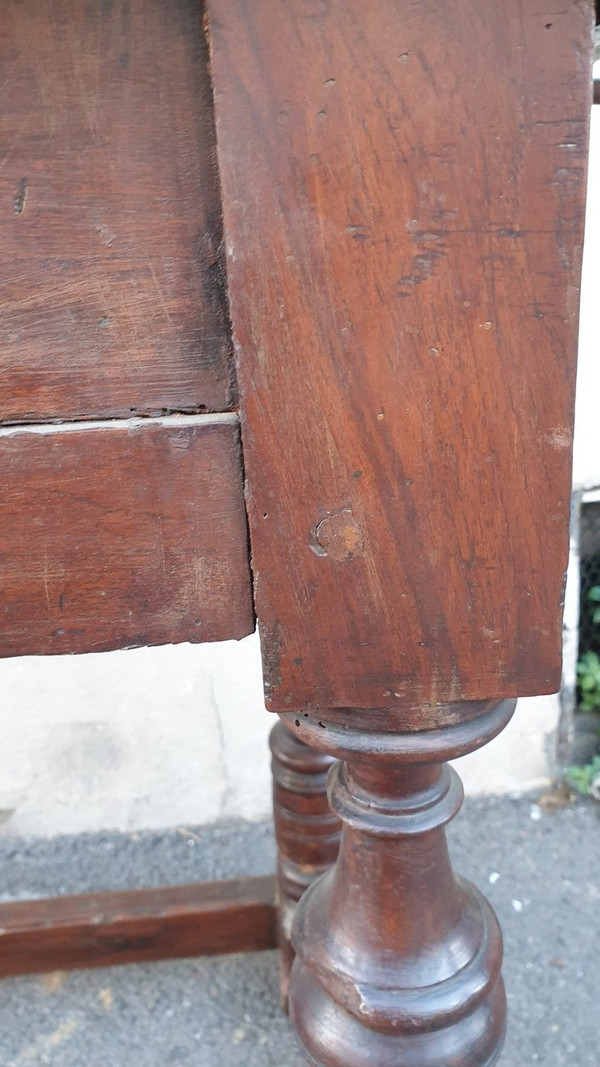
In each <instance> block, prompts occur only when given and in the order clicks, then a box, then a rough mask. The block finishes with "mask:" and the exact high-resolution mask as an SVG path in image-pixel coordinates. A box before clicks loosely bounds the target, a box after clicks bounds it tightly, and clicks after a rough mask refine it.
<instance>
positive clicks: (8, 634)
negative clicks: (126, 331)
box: [0, 415, 254, 656]
mask: <svg viewBox="0 0 600 1067" xmlns="http://www.w3.org/2000/svg"><path fill="white" fill-rule="evenodd" d="M0 528H1V529H2V544H1V545H0V655H2V656H17V655H33V654H35V655H40V654H45V653H65V652H69V653H70V652H100V651H105V650H107V649H111V648H123V647H133V646H136V645H153V644H161V643H162V644H164V643H167V642H177V641H194V642H197V641H218V640H224V639H226V638H232V637H238V638H239V637H243V636H244V635H245V634H248V633H250V632H251V631H252V629H253V626H254V620H253V611H252V598H251V591H250V574H249V566H248V550H247V533H246V521H245V514H244V503H243V494H242V478H241V465H240V455H239V442H238V430H237V421H236V417H235V416H234V415H222V416H216V415H197V416H181V417H179V418H177V417H170V418H167V419H164V420H158V419H156V420H155V419H153V420H131V421H125V422H123V423H121V424H120V425H118V426H116V427H115V425H112V426H111V425H110V424H104V425H100V426H98V425H95V424H85V425H82V424H79V425H74V426H73V427H72V428H70V429H69V428H65V427H45V428H41V429H39V430H38V431H35V432H34V431H33V430H25V429H19V430H17V429H12V430H7V429H4V430H2V431H0Z"/></svg>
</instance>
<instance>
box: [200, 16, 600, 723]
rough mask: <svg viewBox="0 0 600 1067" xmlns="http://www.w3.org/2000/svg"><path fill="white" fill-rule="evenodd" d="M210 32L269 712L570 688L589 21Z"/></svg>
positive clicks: (361, 23) (339, 21)
mask: <svg viewBox="0 0 600 1067" xmlns="http://www.w3.org/2000/svg"><path fill="white" fill-rule="evenodd" d="M208 12H209V32H210V36H211V49H212V69H213V75H214V91H215V108H216V124H217V142H218V151H219V162H220V170H221V183H222V190H223V200H224V218H225V234H226V246H227V255H228V277H229V291H230V300H231V311H232V319H233V327H234V343H235V347H236V358H237V364H238V374H239V382H240V389H241V392H242V394H243V397H242V399H243V412H242V414H243V423H242V433H243V441H244V453H245V462H246V470H247V475H248V484H249V498H248V504H249V514H250V524H251V538H252V552H253V565H254V570H255V581H256V606H257V614H258V618H259V623H260V626H261V633H262V640H263V649H264V666H265V676H266V684H267V692H268V694H269V696H268V701H269V705H270V707H271V708H273V709H275V710H278V709H284V708H286V707H289V708H302V707H305V706H311V705H312V706H313V707H314V706H332V707H344V706H347V707H363V708H376V707H382V706H386V707H393V706H395V705H400V706H404V705H409V704H410V705H413V706H414V707H416V708H419V707H422V706H424V705H430V704H435V703H439V702H443V701H456V700H476V699H487V698H489V697H493V696H496V695H506V696H510V695H517V694H518V695H526V694H532V693H542V692H550V691H552V690H556V689H557V688H558V687H559V684H560V660H561V603H562V597H563V574H564V570H565V566H566V562H567V535H568V511H569V508H568V502H569V494H570V454H571V438H572V408H573V385H574V378H575V352H576V335H577V307H578V286H579V274H580V260H581V244H582V231H583V203H584V186H585V169H586V168H585V161H586V150H587V129H588V114H589V103H590V94H591V82H590V34H591V17H592V12H591V7H590V6H588V5H586V4H583V3H570V4H568V5H563V7H562V8H561V9H560V11H558V10H557V9H556V5H555V4H551V3H549V2H548V0H544V2H542V3H540V2H539V0H506V2H505V3H502V4H497V3H492V2H486V3H479V4H475V3H465V2H464V0H449V2H448V0H444V2H442V0H432V2H431V3H419V4H414V3H412V2H409V0H369V3H367V4H365V3H364V2H362V0H335V2H334V0H290V2H289V3H282V2H280V0H255V2H253V3H250V2H249V0H209V4H208Z"/></svg>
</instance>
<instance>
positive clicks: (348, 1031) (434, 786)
mask: <svg viewBox="0 0 600 1067" xmlns="http://www.w3.org/2000/svg"><path fill="white" fill-rule="evenodd" d="M463 709H464V713H465V714H467V715H472V710H469V708H468V706H467V705H463ZM513 709H514V701H503V702H500V703H498V704H491V705H487V706H486V707H485V708H483V709H478V710H481V711H482V714H478V715H477V716H476V717H475V718H469V719H468V720H467V721H466V722H462V723H460V722H459V723H458V724H456V723H455V724H452V725H449V726H448V727H446V728H441V729H434V730H432V731H430V732H429V731H419V732H417V733H413V734H412V735H411V734H410V733H409V734H400V733H391V732H390V733H374V732H371V731H367V730H365V731H360V730H358V729H356V728H351V729H350V730H348V729H347V728H346V729H344V727H343V726H342V725H341V724H339V723H336V721H335V718H334V716H333V715H332V713H329V715H327V716H325V717H323V714H322V713H321V722H322V723H324V725H325V729H323V727H322V726H321V727H319V726H317V724H316V723H313V722H312V721H310V720H306V719H304V718H302V720H299V719H297V718H295V717H294V716H285V721H286V722H287V723H288V725H292V726H294V727H295V728H296V729H298V733H299V735H300V736H302V737H306V739H307V740H310V741H311V742H313V743H318V744H320V745H321V746H322V747H323V748H326V749H328V750H329V751H330V752H334V753H336V754H338V755H341V756H343V758H344V762H343V763H338V764H337V766H336V768H335V769H334V771H333V772H332V775H331V777H330V799H331V804H332V807H333V809H334V810H335V811H336V812H337V814H338V815H339V816H340V818H341V819H342V821H343V823H344V829H343V834H342V843H341V847H340V853H339V857H338V860H337V863H336V865H335V867H334V868H333V869H332V870H331V871H330V872H329V873H328V874H326V875H325V876H324V877H323V878H321V879H319V881H318V882H316V883H315V884H314V885H313V886H312V888H311V889H310V890H308V892H307V893H306V895H305V896H304V897H303V899H302V901H301V903H300V904H299V906H298V909H297V913H296V918H295V922H294V929H293V934H292V940H293V945H294V948H295V951H296V953H297V958H296V961H295V963H294V966H293V969H292V977H291V984H290V1015H291V1017H292V1021H293V1023H294V1025H295V1027H296V1029H297V1031H298V1034H299V1036H300V1038H301V1040H302V1042H303V1044H304V1046H305V1048H306V1050H307V1052H308V1054H309V1056H311V1057H312V1060H311V1062H313V1063H314V1064H317V1065H318V1067H365V1064H367V1063H369V1064H376V1065H377V1067H392V1065H394V1067H398V1065H400V1064H402V1067H491V1065H492V1064H494V1063H496V1061H497V1058H498V1055H499V1053H500V1048H501V1045H502V1041H503V1038H504V1031H505V1016H506V1005H505V996H504V986H503V983H502V979H501V976H500V966H501V962H502V936H501V933H500V929H499V927H498V923H497V920H496V918H495V916H494V914H493V912H492V910H491V908H490V906H489V905H488V903H487V902H486V900H485V899H484V898H483V897H482V896H481V894H480V893H479V892H478V890H477V889H475V887H474V886H472V885H470V884H469V883H468V882H465V881H463V880H462V879H459V878H456V877H455V875H454V873H453V871H452V867H451V864H450V859H449V855H448V849H447V844H446V836H445V831H444V826H445V824H446V823H447V822H448V821H449V820H450V819H451V818H452V817H453V816H454V815H455V814H456V812H457V811H458V809H459V808H460V805H461V802H462V795H463V793H462V786H461V783H460V779H459V777H458V775H457V774H456V772H455V771H454V770H452V769H451V768H449V767H448V766H447V765H446V764H445V763H444V762H443V761H444V760H445V759H447V758H449V757H454V756H457V755H461V754H463V753H464V752H466V751H470V750H472V749H474V748H477V747H479V746H480V745H482V744H484V743H485V742H486V741H487V740H489V739H490V738H491V737H493V736H494V735H495V734H496V733H498V731H499V730H500V729H502V727H503V726H504V725H505V724H506V722H507V721H508V719H509V718H510V716H511V714H512V712H513ZM440 710H441V709H440ZM354 714H355V715H358V714H359V713H358V712H355V713H354ZM460 714H461V708H460V707H458V709H457V717H458V716H459V715H460ZM346 721H347V720H346ZM296 724H299V726H297V725H296ZM484 830H485V828H484V827H482V832H484Z"/></svg>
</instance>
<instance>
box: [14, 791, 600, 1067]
mask: <svg viewBox="0 0 600 1067" xmlns="http://www.w3.org/2000/svg"><path fill="white" fill-rule="evenodd" d="M539 799H540V798H536V797H520V798H491V799H490V798H488V799H476V800H468V799H467V801H466V802H465V805H464V808H463V810H462V812H461V814H460V815H459V816H458V817H457V819H456V820H455V822H454V823H453V825H452V827H451V828H450V841H451V849H452V854H453V859H454V862H455V866H456V869H457V870H458V871H460V872H461V873H463V874H465V875H466V876H467V877H469V878H471V880H472V881H474V882H475V883H476V884H477V885H478V886H479V887H480V888H481V889H482V890H483V891H484V892H485V893H486V895H487V896H488V898H489V900H490V901H491V903H492V904H493V906H494V908H495V909H496V912H497V914H498V916H499V919H500V922H501V924H502V927H503V930H504V937H505V967H504V975H505V980H506V984H507V989H508V1000H509V1018H510V1023H509V1033H508V1038H507V1042H506V1046H505V1051H504V1054H503V1057H502V1059H501V1061H500V1065H501V1067H525V1065H528V1064H539V1065H544V1067H587V1065H589V1067H598V1065H599V1064H600V1006H599V1004H600V936H599V925H600V805H598V804H594V803H593V802H591V801H589V802H588V801H582V800H578V801H577V802H576V803H575V804H571V805H567V806H566V807H558V808H554V806H553V804H552V801H551V800H550V801H547V800H544V799H542V801H541V806H540V804H539V803H538V802H537V801H538V800H539ZM273 866H274V848H273V841H272V833H271V827H270V825H268V824H256V823H243V822H235V823H221V824H219V825H218V826H216V827H212V828H209V829H206V828H195V827H183V826H182V827H175V828H173V829H172V830H169V831H165V832H144V833H135V834H109V833H103V834H90V835H85V836H78V837H60V838H54V839H50V840H47V839H46V840H45V839H27V840H23V839H15V838H0V887H1V890H2V892H1V893H0V898H2V899H21V898H25V897H31V896H45V895H54V894H59V893H73V892H85V891H89V890H100V889H111V888H127V887H135V886H140V885H148V886H149V885H161V884H165V883H175V882H182V883H183V882H190V881H195V880H206V879H212V878H232V877H238V876H243V875H246V874H248V875H250V874H261V873H265V872H269V871H271V870H273ZM42 1065H44V1067H45V1065H49V1067H304V1065H305V1060H304V1059H303V1057H302V1054H301V1052H300V1050H299V1048H298V1046H297V1044H296V1041H295V1039H294V1036H293V1034H292V1033H291V1031H290V1028H289V1024H288V1022H287V1020H286V1019H285V1018H284V1017H283V1016H282V1015H281V1013H280V1011H279V1001H278V988H277V961H276V956H275V953H273V952H263V953H255V954H252V955H245V956H243V955H236V956H226V957H217V958H212V959H194V960H178V961H173V962H164V963H156V964H149V965H143V966H126V967H113V968H106V969H100V970H92V971H79V972H69V973H66V972H56V973H53V974H48V975H42V976H40V975H37V976H31V977H21V978H11V979H5V980H4V981H1V982H0V1067H42Z"/></svg>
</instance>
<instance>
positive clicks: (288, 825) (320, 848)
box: [269, 722, 341, 1011]
mask: <svg viewBox="0 0 600 1067" xmlns="http://www.w3.org/2000/svg"><path fill="white" fill-rule="evenodd" d="M269 743H270V747H271V752H272V754H273V761H272V768H273V814H274V820H275V837H276V839H277V905H278V929H279V948H280V973H281V999H282V1003H283V1007H284V1010H286V1011H287V1000H288V988H289V978H290V968H291V966H292V961H293V959H294V951H293V949H292V945H291V940H290V936H291V929H292V921H293V918H294V914H295V911H296V905H297V903H298V901H299V900H300V897H301V896H302V894H303V893H304V891H305V890H306V889H307V888H308V886H310V885H312V883H313V882H314V881H315V879H316V878H318V877H319V875H321V874H323V873H324V872H325V871H326V870H327V869H328V868H329V867H331V865H332V864H333V863H334V862H335V859H336V856H337V853H338V848H339V843H340V833H341V827H340V822H339V819H338V818H337V816H336V815H334V814H333V812H332V811H331V808H330V807H329V801H328V799H327V774H328V771H329V768H330V767H331V765H332V763H334V762H335V759H334V757H332V756H328V755H327V754H326V753H325V752H322V751H319V749H316V748H314V747H313V746H312V745H306V744H305V743H304V742H303V741H300V740H299V738H297V737H295V736H294V734H292V733H290V731H289V730H288V729H286V727H285V726H284V725H283V723H280V722H278V723H277V724H276V725H275V726H274V727H273V729H272V730H271V736H270V739H269Z"/></svg>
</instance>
